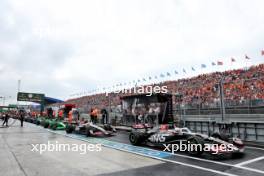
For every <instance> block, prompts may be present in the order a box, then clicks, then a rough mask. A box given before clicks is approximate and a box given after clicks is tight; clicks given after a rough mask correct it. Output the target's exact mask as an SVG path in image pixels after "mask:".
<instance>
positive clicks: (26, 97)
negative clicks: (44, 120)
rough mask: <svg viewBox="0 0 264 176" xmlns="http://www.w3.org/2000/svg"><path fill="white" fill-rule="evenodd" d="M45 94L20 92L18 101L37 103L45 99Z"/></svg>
mask: <svg viewBox="0 0 264 176" xmlns="http://www.w3.org/2000/svg"><path fill="white" fill-rule="evenodd" d="M44 97H45V95H44V94H36V93H26V92H18V94H17V101H30V102H36V103H42V102H43V101H44Z"/></svg>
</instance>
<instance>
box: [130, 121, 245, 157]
mask: <svg viewBox="0 0 264 176" xmlns="http://www.w3.org/2000/svg"><path fill="white" fill-rule="evenodd" d="M220 136H221V135H220V134H214V137H213V136H207V135H204V134H199V133H193V132H191V131H190V130H189V129H188V128H177V127H175V126H173V127H171V128H169V125H160V126H157V127H155V128H153V127H152V126H150V125H148V124H136V125H133V127H132V131H131V133H130V135H129V140H130V143H131V144H133V145H143V144H145V145H148V146H153V147H154V146H155V147H166V148H167V149H168V148H169V151H170V152H171V151H172V150H173V152H174V149H175V146H174V145H178V146H179V144H180V145H181V144H185V146H186V145H188V146H190V147H188V148H187V149H186V150H185V151H187V152H188V153H189V154H190V155H196V156H199V155H202V154H203V153H204V152H208V153H209V154H216V155H217V156H219V155H225V154H227V155H229V154H231V155H232V154H237V153H243V152H244V144H243V142H242V141H241V140H240V139H238V138H225V139H223V138H221V137H220ZM193 146H196V147H193ZM197 146H199V147H197ZM178 149H179V148H178ZM177 151H179V150H177ZM180 151H181V150H180ZM216 155H215V156H216Z"/></svg>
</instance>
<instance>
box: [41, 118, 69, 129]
mask: <svg viewBox="0 0 264 176" xmlns="http://www.w3.org/2000/svg"><path fill="white" fill-rule="evenodd" d="M40 125H41V126H43V127H44V128H50V129H52V130H65V129H66V125H65V124H64V123H63V122H62V121H61V120H59V119H57V118H56V119H44V120H42V121H41V122H40Z"/></svg>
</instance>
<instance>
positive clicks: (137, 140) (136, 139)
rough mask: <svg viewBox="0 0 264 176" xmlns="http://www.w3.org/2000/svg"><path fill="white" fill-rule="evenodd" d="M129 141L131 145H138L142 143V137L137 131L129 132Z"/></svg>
mask: <svg viewBox="0 0 264 176" xmlns="http://www.w3.org/2000/svg"><path fill="white" fill-rule="evenodd" d="M129 141H130V143H131V144H132V145H140V144H141V143H142V138H141V136H140V135H139V134H137V133H130V135H129Z"/></svg>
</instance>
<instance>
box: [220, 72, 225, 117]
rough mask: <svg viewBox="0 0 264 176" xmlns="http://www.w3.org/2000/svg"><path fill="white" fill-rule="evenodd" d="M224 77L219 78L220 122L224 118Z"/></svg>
mask: <svg viewBox="0 0 264 176" xmlns="http://www.w3.org/2000/svg"><path fill="white" fill-rule="evenodd" d="M223 83H224V77H222V78H221V80H220V99H221V115H222V122H224V120H225V100H224V99H225V95H224V86H223Z"/></svg>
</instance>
